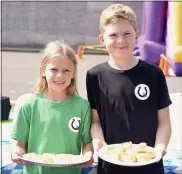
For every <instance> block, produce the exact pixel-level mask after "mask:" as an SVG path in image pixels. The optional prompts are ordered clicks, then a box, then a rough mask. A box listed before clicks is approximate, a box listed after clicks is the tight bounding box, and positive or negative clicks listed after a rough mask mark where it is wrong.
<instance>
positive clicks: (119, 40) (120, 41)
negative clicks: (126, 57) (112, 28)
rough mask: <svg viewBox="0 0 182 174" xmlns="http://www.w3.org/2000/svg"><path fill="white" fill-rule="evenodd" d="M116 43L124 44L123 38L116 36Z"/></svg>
mask: <svg viewBox="0 0 182 174" xmlns="http://www.w3.org/2000/svg"><path fill="white" fill-rule="evenodd" d="M117 42H118V43H123V42H125V40H124V38H123V37H122V36H118V39H117Z"/></svg>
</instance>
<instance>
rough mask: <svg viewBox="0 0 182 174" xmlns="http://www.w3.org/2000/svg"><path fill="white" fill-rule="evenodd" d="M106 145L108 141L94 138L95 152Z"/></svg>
mask: <svg viewBox="0 0 182 174" xmlns="http://www.w3.org/2000/svg"><path fill="white" fill-rule="evenodd" d="M106 145H107V143H106V142H105V141H102V140H100V139H94V140H93V147H94V151H95V152H98V151H99V149H100V148H101V147H104V146H106Z"/></svg>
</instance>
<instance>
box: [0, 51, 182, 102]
mask: <svg viewBox="0 0 182 174" xmlns="http://www.w3.org/2000/svg"><path fill="white" fill-rule="evenodd" d="M1 56H2V62H1V63H2V65H1V67H2V71H1V72H0V73H1V75H2V76H1V78H2V86H1V88H2V90H1V91H2V96H8V97H10V99H11V100H16V99H17V98H18V97H19V96H20V95H22V94H24V93H31V92H33V91H34V89H35V85H36V82H37V79H38V77H39V66H40V56H41V54H40V53H39V52H6V51H3V52H2V55H1ZM108 59H109V57H108V55H95V54H94V55H88V54H84V56H83V59H82V60H79V61H78V72H77V88H78V92H79V94H80V96H82V97H84V98H87V95H86V86H85V77H86V72H87V70H88V69H90V68H91V67H93V66H95V65H97V64H99V63H101V62H105V61H107V60H108ZM166 80H167V84H168V89H169V92H170V93H182V77H167V78H166Z"/></svg>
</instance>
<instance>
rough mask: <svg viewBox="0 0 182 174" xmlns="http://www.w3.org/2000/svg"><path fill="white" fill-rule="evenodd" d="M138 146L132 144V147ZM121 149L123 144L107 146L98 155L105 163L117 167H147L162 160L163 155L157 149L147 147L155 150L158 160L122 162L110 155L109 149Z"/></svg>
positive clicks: (114, 155)
mask: <svg viewBox="0 0 182 174" xmlns="http://www.w3.org/2000/svg"><path fill="white" fill-rule="evenodd" d="M136 145H137V144H132V146H133V147H134V146H136ZM110 147H111V148H116V149H117V148H118V149H119V148H121V144H112V145H107V146H104V147H102V148H101V149H100V150H99V151H98V153H97V155H98V156H99V157H100V158H101V159H102V160H104V161H106V162H109V163H112V164H116V165H120V166H129V167H137V166H145V165H149V164H153V163H156V162H159V161H160V159H161V158H162V156H161V153H160V152H159V151H157V150H156V149H154V148H152V147H149V146H147V149H151V150H154V151H155V153H156V158H155V159H151V160H149V161H145V162H123V161H120V160H119V159H117V156H116V154H113V153H110V152H109V151H108V148H110Z"/></svg>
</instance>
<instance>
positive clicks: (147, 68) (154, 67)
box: [139, 60, 162, 74]
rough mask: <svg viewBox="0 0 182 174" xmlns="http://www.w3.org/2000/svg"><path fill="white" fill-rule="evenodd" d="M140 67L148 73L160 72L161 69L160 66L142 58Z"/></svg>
mask: <svg viewBox="0 0 182 174" xmlns="http://www.w3.org/2000/svg"><path fill="white" fill-rule="evenodd" d="M139 67H140V68H142V69H145V72H146V71H148V72H149V73H156V74H158V73H161V72H162V70H161V69H160V67H158V66H157V65H155V64H152V63H150V62H146V61H144V60H140V66H139Z"/></svg>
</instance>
